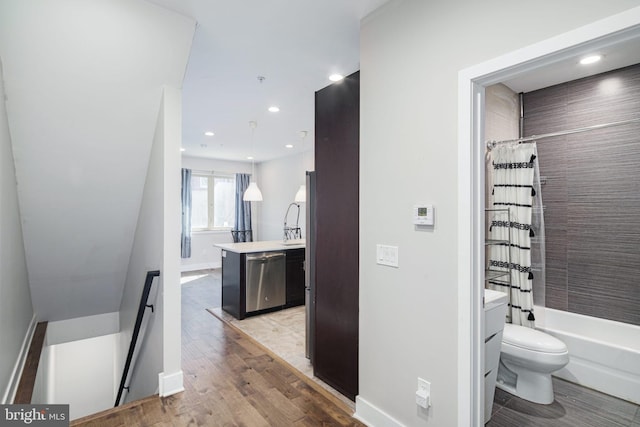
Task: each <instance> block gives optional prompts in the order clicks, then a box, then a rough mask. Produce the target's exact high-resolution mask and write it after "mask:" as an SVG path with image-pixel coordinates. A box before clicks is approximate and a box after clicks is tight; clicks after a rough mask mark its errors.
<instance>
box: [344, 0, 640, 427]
mask: <svg viewBox="0 0 640 427" xmlns="http://www.w3.org/2000/svg"><path fill="white" fill-rule="evenodd" d="M636 5H638V1H631V0H629V1H618V2H615V3H603V2H599V1H596V0H589V1H578V0H570V1H569V0H568V1H565V2H555V1H551V0H544V1H539V2H535V3H522V2H519V3H514V2H510V1H507V0H492V1H490V2H489V3H487V2H470V1H464V0H453V1H447V2H425V1H420V0H406V1H393V2H391V3H390V4H389V5H387V6H386V7H384V8H383V9H382V10H380V11H378V12H376V13H374V14H373V15H372V16H370V17H368V18H366V19H365V20H364V22H363V25H362V29H361V71H362V73H361V103H360V105H361V112H360V113H361V116H360V117H361V118H360V120H361V129H360V132H361V133H360V147H361V148H360V155H361V164H360V212H361V215H360V342H359V345H360V361H359V363H360V366H359V376H360V383H359V388H360V390H359V396H358V399H357V403H356V410H357V414H358V415H359V416H360V417H362V418H364V419H365V420H367V421H368V422H369V423H370V424H371V425H407V426H420V425H430V426H455V425H457V423H458V403H457V401H458V389H457V376H458V375H457V366H458V365H457V364H458V360H457V357H456V354H457V351H458V349H457V333H458V325H457V323H458V319H459V315H458V313H457V307H458V301H457V298H458V293H457V291H458V286H457V273H458V271H464V270H468V269H469V268H470V266H468V265H457V250H458V248H457V229H458V224H457V218H458V215H457V185H458V183H457V173H458V171H457V156H458V153H457V132H456V129H457V107H458V106H457V96H458V94H457V83H458V80H457V79H458V71H459V70H461V69H463V68H466V67H469V66H471V65H474V64H477V63H479V62H482V61H485V60H488V59H491V58H493V57H496V56H498V55H501V54H504V53H507V52H510V51H513V50H515V49H518V48H521V47H524V46H526V45H529V44H531V43H534V42H537V41H541V40H543V39H546V38H549V37H551V36H553V35H556V34H560V33H563V32H565V31H568V30H570V29H573V28H576V27H578V26H581V25H584V24H587V23H590V22H593V21H595V20H597V19H599V18H602V17H605V16H608V15H611V14H614V13H616V12H619V11H622V10H625V9H629V8H631V7H633V6H636ZM541 23H544V25H541ZM420 201H422V202H427V203H433V205H434V206H435V221H436V223H435V227H434V228H433V230H431V231H417V230H416V229H415V228H414V227H413V225H412V223H411V208H412V206H413V205H414V204H415V203H416V202H420ZM376 243H385V244H391V245H397V246H399V254H400V257H399V265H400V267H399V268H397V269H394V268H389V267H383V266H379V265H376V263H375V245H376ZM418 377H421V378H424V379H426V380H427V381H430V382H431V394H432V395H431V399H432V406H431V408H430V409H429V410H428V411H423V410H421V409H419V408H418V407H417V406H416V404H415V391H416V388H417V384H416V381H417V378H418ZM383 384H384V387H382V386H381V385H383Z"/></svg>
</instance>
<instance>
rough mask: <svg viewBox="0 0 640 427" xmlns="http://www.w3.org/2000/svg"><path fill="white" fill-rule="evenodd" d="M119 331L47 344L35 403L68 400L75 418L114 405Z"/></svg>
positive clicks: (71, 414) (33, 399)
mask: <svg viewBox="0 0 640 427" xmlns="http://www.w3.org/2000/svg"><path fill="white" fill-rule="evenodd" d="M118 343H119V338H118V334H110V335H103V336H100V337H94V338H88V339H84V340H78V341H73V342H67V343H63V344H56V345H52V346H46V347H45V348H44V349H43V352H42V354H41V357H40V364H39V365H38V374H37V377H36V383H35V386H34V393H33V396H32V399H31V403H34V404H68V405H69V417H70V418H71V419H72V420H74V419H76V418H80V417H84V416H86V415H90V414H94V413H96V412H99V411H104V410H106V409H109V408H112V407H113V403H114V402H115V399H116V393H117V386H118V385H119V383H118V381H119V379H120V378H119V377H118V373H117V371H116V366H115V364H114V355H115V353H116V346H117V345H118Z"/></svg>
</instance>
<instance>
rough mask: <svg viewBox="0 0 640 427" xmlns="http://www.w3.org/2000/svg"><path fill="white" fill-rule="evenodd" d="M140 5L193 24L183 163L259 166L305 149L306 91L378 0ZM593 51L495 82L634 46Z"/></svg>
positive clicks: (519, 83) (556, 78)
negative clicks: (202, 160) (250, 162)
mask: <svg viewBox="0 0 640 427" xmlns="http://www.w3.org/2000/svg"><path fill="white" fill-rule="evenodd" d="M148 1H151V2H153V3H156V4H158V5H161V6H164V7H166V8H169V9H171V10H174V11H177V12H179V13H181V14H184V15H187V16H189V17H192V18H194V19H195V20H196V21H197V22H198V27H197V30H196V34H195V38H194V42H193V46H192V50H191V54H190V58H189V64H188V67H187V72H186V75H185V79H184V86H183V146H184V148H185V150H186V151H185V152H184V155H186V156H194V157H206V158H216V159H226V160H238V161H247V157H248V156H250V155H253V156H254V157H255V159H256V162H260V161H264V160H270V159H273V158H278V157H283V156H287V155H290V154H294V153H299V152H301V151H307V150H310V149H312V148H313V142H314V132H313V130H314V129H313V126H314V92H315V91H317V90H319V89H321V88H323V87H325V86H327V85H329V84H331V82H330V81H329V80H328V76H329V74H331V73H334V72H338V73H341V74H344V75H348V74H350V73H352V72H355V71H357V70H358V69H359V28H360V20H361V18H363V17H364V16H366V15H367V14H369V13H371V12H372V11H373V10H375V9H376V8H378V7H380V6H381V5H383V4H385V3H387V1H388V0H350V1H345V0H323V1H317V0H297V1H295V2H292V1H286V0H275V1H270V2H265V1H261V0H246V1H243V2H224V3H222V4H221V3H220V2H214V1H211V0H186V1H185V0H148ZM598 53H601V54H603V55H604V59H603V60H602V61H601V62H600V63H598V64H595V65H591V66H589V67H584V66H580V65H579V64H578V60H579V57H576V58H573V59H571V60H565V61H561V62H557V63H553V64H549V65H547V66H545V67H544V68H541V69H538V70H534V71H532V72H529V73H527V74H523V75H519V76H518V77H517V78H515V79H512V80H508V81H505V82H504V83H505V84H506V85H507V86H509V87H510V88H511V89H512V90H514V91H515V92H530V91H532V90H536V89H540V88H543V87H548V86H552V85H555V84H558V83H563V82H566V81H570V80H575V79H578V78H581V77H586V76H589V75H593V74H597V73H601V72H605V71H609V70H613V69H616V68H621V67H624V66H627V65H631V64H636V63H640V48H639V47H638V43H637V42H635V41H631V42H627V43H622V44H619V45H616V46H615V48H614V47H611V46H602V48H601V49H599V50H598ZM258 76H264V77H265V78H266V79H265V80H264V81H263V83H260V82H259V81H258V78H257V77H258ZM270 105H277V106H278V107H280V112H279V113H270V112H268V111H267V108H268V107H269V106H270ZM250 121H256V122H257V123H258V126H257V128H256V130H255V133H254V135H253V149H252V148H251V141H252V132H251V128H250V126H249V122H250ZM207 130H211V131H213V132H215V135H214V136H213V137H208V136H205V135H204V132H205V131H207ZM303 130H304V131H307V132H308V134H307V136H306V138H304V139H302V138H301V136H300V131H303ZM286 144H292V145H294V148H291V149H288V148H285V145H286Z"/></svg>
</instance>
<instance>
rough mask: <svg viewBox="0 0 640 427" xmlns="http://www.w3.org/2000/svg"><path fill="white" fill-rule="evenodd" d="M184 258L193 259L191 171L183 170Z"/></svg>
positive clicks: (182, 236) (182, 248)
mask: <svg viewBox="0 0 640 427" xmlns="http://www.w3.org/2000/svg"><path fill="white" fill-rule="evenodd" d="M180 198H181V204H182V235H181V241H180V247H181V256H182V258H191V169H184V168H183V169H182V194H181V197H180Z"/></svg>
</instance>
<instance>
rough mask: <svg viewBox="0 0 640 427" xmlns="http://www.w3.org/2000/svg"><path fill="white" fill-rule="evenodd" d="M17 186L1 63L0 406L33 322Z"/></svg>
mask: <svg viewBox="0 0 640 427" xmlns="http://www.w3.org/2000/svg"><path fill="white" fill-rule="evenodd" d="M16 186H17V183H16V172H15V168H14V163H13V150H12V146H11V136H10V133H9V123H8V120H7V110H6V105H5V91H4V80H3V73H2V61H1V60H0V343H2V345H0V403H9V401H10V400H12V399H13V394H14V393H15V386H16V385H17V381H18V380H19V378H18V376H17V375H19V372H20V368H21V363H20V362H21V358H22V357H24V356H26V351H27V350H28V347H26V346H28V344H29V342H30V341H29V340H30V335H31V332H30V330H31V329H32V328H30V324H31V323H32V320H34V321H35V318H34V314H33V306H32V305H31V294H30V292H29V280H28V275H27V264H26V261H25V253H24V241H23V239H22V223H21V219H20V209H19V207H18V195H17V188H16ZM25 344H26V346H25ZM22 353H25V354H22Z"/></svg>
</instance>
